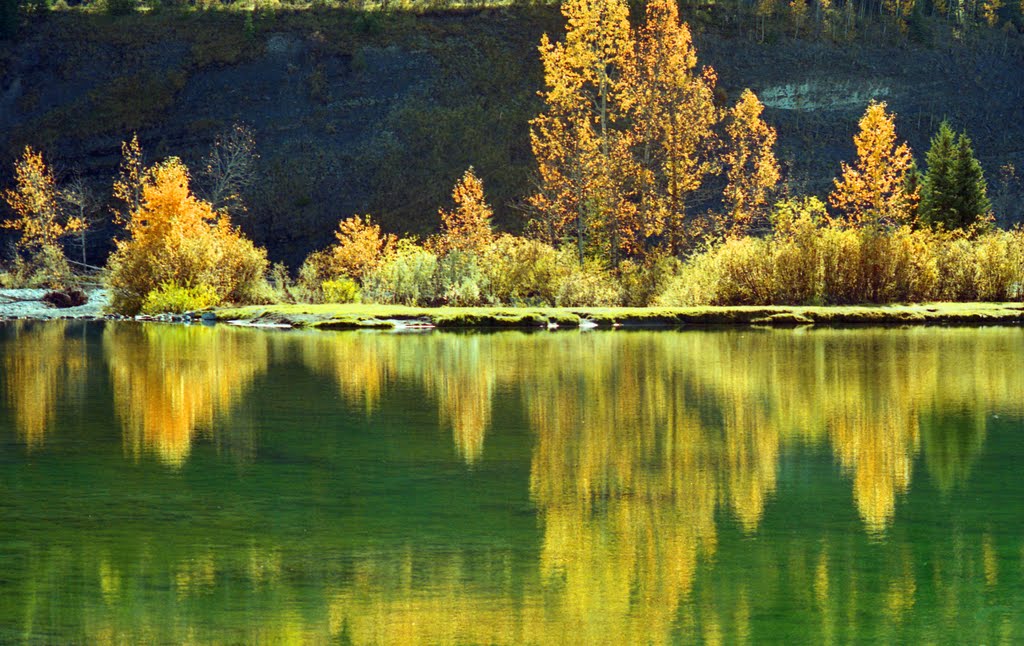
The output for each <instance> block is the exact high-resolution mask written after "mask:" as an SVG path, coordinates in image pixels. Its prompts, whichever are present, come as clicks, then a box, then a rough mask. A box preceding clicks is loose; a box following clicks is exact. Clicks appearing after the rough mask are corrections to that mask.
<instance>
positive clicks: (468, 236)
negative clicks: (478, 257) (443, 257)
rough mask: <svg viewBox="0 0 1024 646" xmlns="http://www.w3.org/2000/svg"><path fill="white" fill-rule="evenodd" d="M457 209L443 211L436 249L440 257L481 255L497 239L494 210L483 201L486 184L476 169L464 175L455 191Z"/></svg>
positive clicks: (453, 197) (440, 211)
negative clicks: (460, 253)
mask: <svg viewBox="0 0 1024 646" xmlns="http://www.w3.org/2000/svg"><path fill="white" fill-rule="evenodd" d="M452 200H454V202H455V208H454V209H453V210H451V211H446V210H444V209H440V210H439V211H438V215H440V216H441V235H440V236H439V237H438V238H436V239H435V242H434V243H433V245H432V246H433V247H434V248H435V249H437V251H438V253H439V254H446V253H448V252H449V251H469V252H473V253H480V252H482V251H483V250H484V248H486V247H487V245H489V244H491V242H492V241H493V240H494V231H493V229H492V228H491V217H493V215H494V211H493V210H492V209H491V207H490V205H488V204H487V201H486V200H485V199H484V183H483V182H482V181H481V180H480V178H479V177H477V176H476V173H475V172H474V171H473V167H472V166H470V167H469V169H468V170H467V171H466V172H465V173H464V174H463V175H462V179H460V180H459V181H458V183H456V184H455V188H454V189H453V190H452Z"/></svg>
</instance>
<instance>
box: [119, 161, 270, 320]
mask: <svg viewBox="0 0 1024 646" xmlns="http://www.w3.org/2000/svg"><path fill="white" fill-rule="evenodd" d="M143 181H144V184H143V187H142V191H141V195H142V200H141V202H140V205H139V207H138V208H137V209H135V210H134V211H132V212H131V213H130V215H129V219H128V222H127V224H126V229H127V232H128V234H129V237H128V238H127V239H124V240H118V241H117V242H116V244H117V248H116V250H115V251H114V253H113V254H112V255H111V257H110V260H109V262H108V268H109V270H110V273H109V277H108V281H109V284H110V287H111V289H112V291H113V307H114V309H115V310H117V311H120V312H125V313H135V312H138V311H139V309H140V308H141V307H142V303H143V301H144V300H145V297H146V295H147V294H148V293H149V292H151V291H153V290H154V289H158V288H159V287H160V285H162V284H165V283H174V284H177V285H180V286H182V287H185V288H191V287H195V286H198V285H209V286H210V287H212V288H213V289H214V291H215V292H216V294H217V295H218V296H219V297H220V298H221V300H224V301H233V302H244V301H246V300H247V298H248V297H249V296H251V295H252V294H254V293H255V292H256V290H257V289H258V288H259V284H260V282H261V281H262V278H263V275H264V274H265V272H266V269H267V256H266V251H264V250H263V249H260V248H257V247H256V246H254V245H253V244H252V242H251V241H249V240H248V239H246V238H245V237H244V236H243V235H242V233H241V232H240V231H239V230H238V229H237V228H236V227H233V226H231V222H230V220H229V218H228V217H227V215H225V214H218V213H216V212H215V211H214V210H213V209H212V208H211V207H210V205H209V204H208V203H206V202H204V201H202V200H199V199H197V198H196V197H195V196H194V195H193V194H192V193H191V191H190V190H189V176H188V169H187V168H185V166H184V164H182V163H181V161H180V160H178V159H176V158H171V159H169V160H167V161H165V162H163V163H161V164H157V165H155V166H153V167H152V168H150V169H149V171H148V172H147V173H146V176H145V179H144V180H143Z"/></svg>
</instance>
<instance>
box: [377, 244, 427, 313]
mask: <svg viewBox="0 0 1024 646" xmlns="http://www.w3.org/2000/svg"><path fill="white" fill-rule="evenodd" d="M436 270H437V256H435V255H434V254H432V253H430V252H429V251H427V250H426V249H424V248H423V247H420V246H419V245H417V244H416V243H414V242H412V241H409V240H402V241H401V242H400V243H399V244H398V245H397V249H396V251H395V254H394V256H393V257H392V258H391V259H390V260H388V262H386V263H384V264H383V265H382V266H380V267H378V268H377V269H375V270H373V271H372V272H370V273H369V274H367V275H366V276H365V277H364V279H363V293H364V295H365V296H366V297H367V298H368V299H369V300H371V301H373V302H376V303H397V304H402V305H429V304H432V303H433V302H434V301H435V300H436V298H437V293H436V288H435V283H434V272H435V271H436Z"/></svg>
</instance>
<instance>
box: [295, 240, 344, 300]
mask: <svg viewBox="0 0 1024 646" xmlns="http://www.w3.org/2000/svg"><path fill="white" fill-rule="evenodd" d="M335 276H337V274H336V273H335V268H334V259H333V255H332V254H331V251H330V249H322V250H320V251H314V252H313V253H311V254H309V255H308V256H306V259H305V260H304V261H303V262H302V266H301V267H299V280H298V282H297V283H296V287H297V288H298V295H299V298H300V299H301V300H304V301H308V302H310V303H322V302H323V300H324V292H323V284H324V282H326V281H328V280H332V279H333V278H334V277H335Z"/></svg>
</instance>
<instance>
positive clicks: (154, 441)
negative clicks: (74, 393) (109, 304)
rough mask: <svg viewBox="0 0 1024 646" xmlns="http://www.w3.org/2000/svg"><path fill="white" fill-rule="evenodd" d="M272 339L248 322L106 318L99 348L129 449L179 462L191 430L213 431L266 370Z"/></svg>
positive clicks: (185, 454)
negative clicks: (225, 324)
mask: <svg viewBox="0 0 1024 646" xmlns="http://www.w3.org/2000/svg"><path fill="white" fill-rule="evenodd" d="M268 344H269V339H268V338H267V337H266V336H265V335H261V334H259V333H257V332H253V331H250V330H235V329H210V328H203V327H198V326H159V327H156V326H120V325H118V326H107V327H106V329H105V330H104V333H103V347H104V355H105V356H106V359H107V366H108V368H109V370H110V378H111V383H112V385H113V391H114V407H115V410H116V411H117V416H118V418H119V419H120V420H121V424H122V426H123V428H124V446H125V450H126V452H127V453H129V454H130V455H132V456H133V457H134V458H135V459H136V460H138V459H139V458H140V457H141V456H142V455H143V454H145V453H154V454H156V456H157V457H158V458H159V459H160V460H161V461H162V462H164V463H165V464H167V465H169V466H173V467H181V466H182V465H183V464H184V462H185V460H186V458H187V457H188V454H189V452H190V451H191V447H192V439H193V437H194V435H195V434H196V433H200V432H203V433H212V432H213V425H214V420H215V418H218V417H220V416H225V415H227V414H228V413H229V412H230V411H231V408H232V406H234V405H235V404H236V403H237V402H238V401H239V400H240V399H241V396H242V394H243V393H244V392H245V390H246V389H247V388H248V387H249V385H250V384H251V383H252V381H253V380H254V379H255V378H256V377H257V376H259V375H261V374H263V373H265V372H266V371H267V366H268V355H269V352H268Z"/></svg>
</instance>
